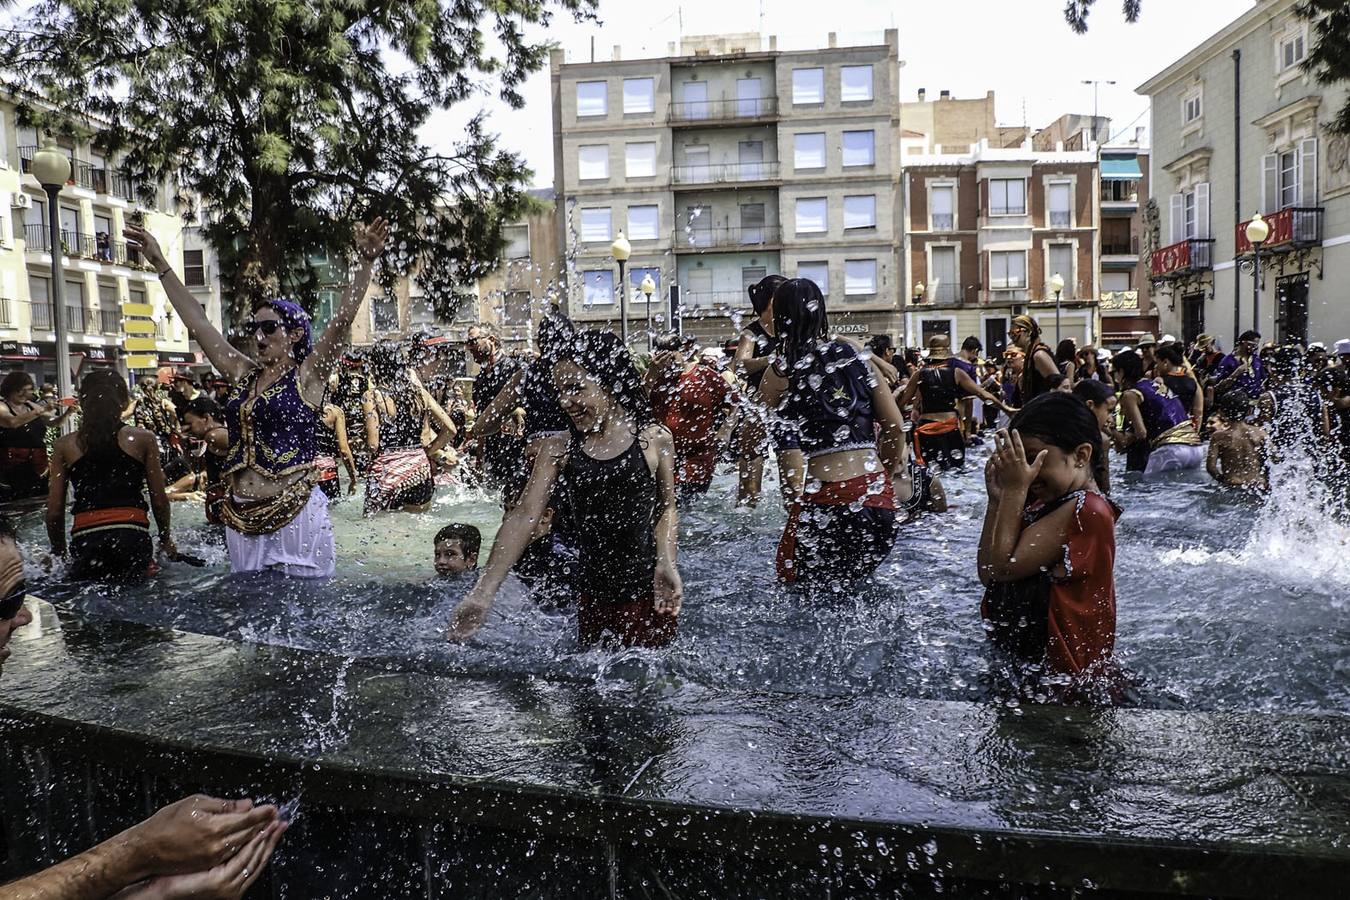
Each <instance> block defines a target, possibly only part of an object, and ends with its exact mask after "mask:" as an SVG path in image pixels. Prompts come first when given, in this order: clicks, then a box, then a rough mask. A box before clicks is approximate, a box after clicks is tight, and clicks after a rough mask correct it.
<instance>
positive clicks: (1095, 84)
mask: <svg viewBox="0 0 1350 900" xmlns="http://www.w3.org/2000/svg"><path fill="white" fill-rule="evenodd" d="M1083 84H1090V85H1092V139H1093V140H1096V139H1097V88H1098V87H1099V86H1101V85H1103V84H1106V85H1111V84H1115V82H1114V81H1105V80H1101V81H1094V80H1093V79H1091V78H1084V79H1083Z"/></svg>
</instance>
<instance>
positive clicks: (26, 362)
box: [0, 96, 197, 383]
mask: <svg viewBox="0 0 1350 900" xmlns="http://www.w3.org/2000/svg"><path fill="white" fill-rule="evenodd" d="M29 102H32V101H31V100H30V101H29ZM16 106H17V99H16V98H15V97H12V96H0V365H2V366H3V367H4V368H5V369H7V370H13V369H22V370H24V371H27V372H29V373H30V374H32V375H33V376H34V378H35V379H36V380H38V381H39V382H40V383H45V382H47V381H55V379H56V333H55V331H54V327H55V326H54V316H53V310H52V301H53V298H54V296H55V292H54V290H53V286H52V276H53V270H52V246H51V236H50V234H51V233H50V228H49V220H48V206H47V195H46V192H44V191H43V190H42V188H41V186H40V185H39V184H38V182H37V179H36V178H34V177H33V175H32V174H30V172H29V168H30V165H31V163H32V160H33V156H34V154H35V153H36V152H37V150H38V146H39V143H40V141H39V135H38V134H36V133H35V132H34V130H33V129H31V128H27V127H23V126H20V125H18V124H17V116H16V111H15V109H16ZM57 143H58V144H59V146H60V147H61V148H62V149H63V150H64V151H65V152H66V153H67V154H68V155H69V156H70V163H71V176H70V182H69V183H68V184H67V185H66V187H65V188H64V190H62V192H61V195H60V197H59V212H58V213H57V215H58V217H59V218H58V224H59V228H60V234H61V244H62V248H61V250H62V256H63V273H62V282H63V283H62V290H63V299H64V306H65V314H66V315H65V320H66V327H67V330H68V332H69V343H70V353H71V361H72V368H73V369H74V372H73V374H75V375H77V376H78V374H79V373H80V372H82V371H87V370H88V369H89V368H90V367H93V366H113V367H116V368H118V369H119V370H120V371H122V372H124V373H125V372H127V371H129V370H130V371H137V370H153V369H154V368H156V367H157V366H159V365H161V364H168V365H187V364H191V363H195V362H197V357H196V356H195V355H194V354H192V352H191V351H190V348H189V347H188V343H187V333H186V329H184V328H183V326H182V323H181V322H180V321H177V319H176V317H174V316H173V314H172V311H171V310H170V308H169V305H168V301H167V298H166V297H165V296H164V292H163V290H162V289H161V288H160V285H159V279H158V278H157V277H156V275H155V273H154V271H153V270H151V269H150V267H149V266H147V265H145V264H144V262H143V260H142V259H141V258H140V257H139V255H138V254H137V253H136V251H135V250H134V249H133V248H131V247H128V246H127V244H126V242H125V241H123V240H122V237H121V235H122V229H123V227H124V225H125V223H126V222H127V220H128V218H129V217H130V216H131V215H132V214H139V215H142V216H144V221H145V224H146V226H147V227H148V228H149V229H150V231H151V232H152V233H153V234H155V236H156V237H157V238H159V240H160V242H161V244H162V245H163V246H164V248H165V252H166V254H167V255H168V256H169V259H170V262H171V264H172V265H173V266H174V268H175V269H176V270H178V271H179V272H180V273H181V272H182V271H183V259H182V240H181V233H182V229H183V224H182V220H181V218H179V215H178V213H177V198H176V196H175V195H174V193H173V192H171V191H169V190H166V185H162V184H160V185H152V184H139V183H136V182H134V181H132V180H131V179H130V178H129V177H128V176H127V175H126V174H125V173H124V172H123V171H122V170H121V169H120V168H119V166H118V161H117V160H116V159H111V158H108V157H107V156H106V155H105V154H103V153H101V152H100V151H99V149H98V147H97V146H95V145H91V144H89V143H87V142H82V141H71V140H68V139H60V140H58V142H57Z"/></svg>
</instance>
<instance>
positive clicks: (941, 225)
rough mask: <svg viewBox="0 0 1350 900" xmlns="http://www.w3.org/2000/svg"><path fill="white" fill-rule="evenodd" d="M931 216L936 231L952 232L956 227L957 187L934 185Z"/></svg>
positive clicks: (930, 201) (931, 196)
mask: <svg viewBox="0 0 1350 900" xmlns="http://www.w3.org/2000/svg"><path fill="white" fill-rule="evenodd" d="M928 196H929V203H930V204H931V208H930V212H929V215H930V216H931V217H932V219H933V226H932V227H933V230H934V231H951V230H952V229H953V228H955V227H956V215H955V213H954V210H955V209H956V187H955V186H954V185H950V184H938V185H934V186H933V188H932V190H931V192H930V193H929V195H928Z"/></svg>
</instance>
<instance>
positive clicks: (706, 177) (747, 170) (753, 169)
mask: <svg viewBox="0 0 1350 900" xmlns="http://www.w3.org/2000/svg"><path fill="white" fill-rule="evenodd" d="M671 180H672V181H673V182H674V183H675V184H676V185H680V186H683V185H705V184H741V183H744V182H748V181H777V180H778V163H777V162H757V163H718V164H716V165H712V164H708V165H694V166H675V167H673V168H672V169H671Z"/></svg>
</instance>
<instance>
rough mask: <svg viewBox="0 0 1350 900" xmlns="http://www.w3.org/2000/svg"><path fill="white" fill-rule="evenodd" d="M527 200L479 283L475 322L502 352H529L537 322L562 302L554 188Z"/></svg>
mask: <svg viewBox="0 0 1350 900" xmlns="http://www.w3.org/2000/svg"><path fill="white" fill-rule="evenodd" d="M530 196H531V198H532V199H533V201H534V203H535V204H536V208H535V209H534V211H532V212H531V213H529V214H528V215H526V216H525V217H523V218H522V219H520V220H518V221H515V222H512V223H511V224H509V225H507V226H505V228H504V231H505V234H506V249H505V251H503V253H502V259H501V263H500V265H498V267H497V269H496V271H494V272H493V273H492V274H490V275H488V276H487V277H485V278H481V279H479V281H478V289H477V295H478V303H477V306H476V309H475V310H474V312H475V316H474V321H475V322H479V323H483V324H487V325H491V326H492V327H493V328H494V329H495V330H496V333H497V335H498V336H499V337H500V338H501V341H502V344H503V346H504V347H505V348H506V350H507V352H519V351H524V350H528V349H530V348H531V347H532V346H533V342H534V334H535V327H536V326H537V325H538V323H539V319H540V318H541V317H542V316H544V315H545V314H547V313H548V311H549V310H550V309H552V308H553V307H554V306H555V305H557V304H561V303H564V302H565V301H566V293H567V286H566V279H565V277H564V273H563V266H562V259H561V258H560V257H559V256H558V248H559V245H560V244H559V235H558V221H559V216H558V213H557V209H556V207H555V205H554V192H553V188H542V189H536V190H532V191H530ZM644 299H645V298H644ZM644 311H645V307H644ZM463 327H464V328H465V329H467V324H465V325H464V326H463Z"/></svg>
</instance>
